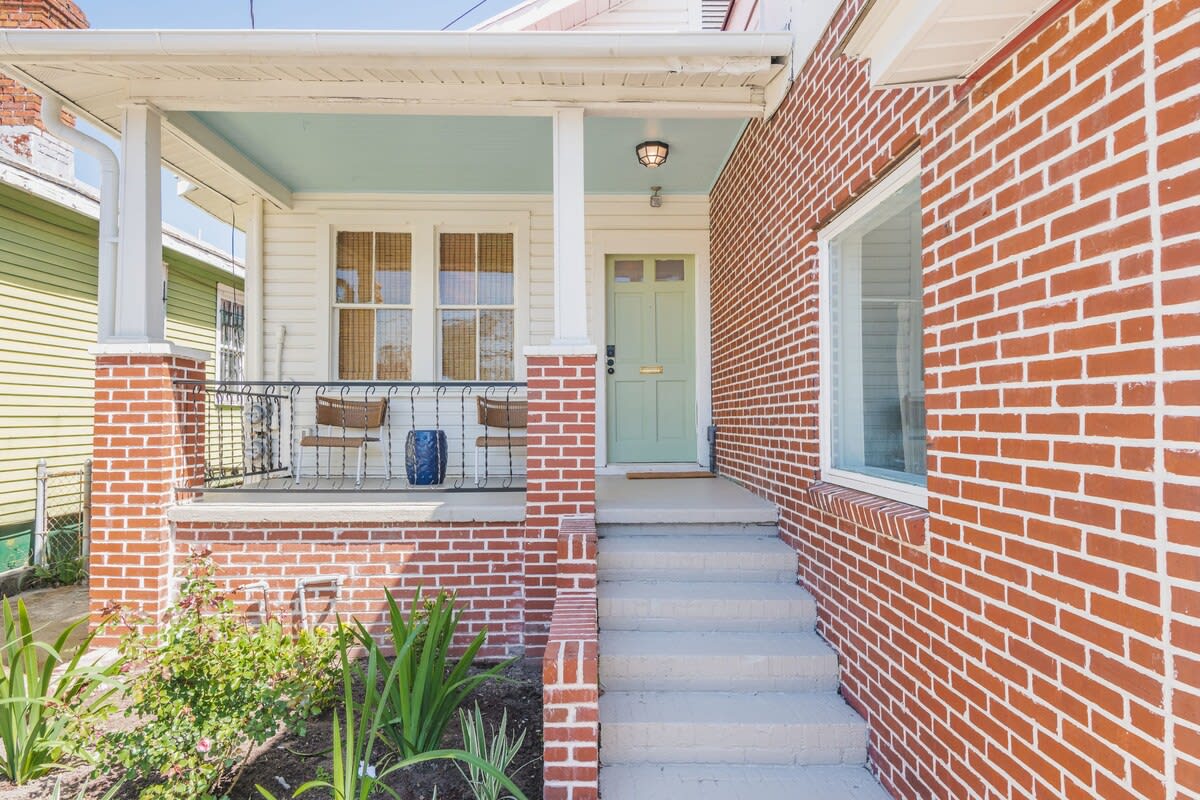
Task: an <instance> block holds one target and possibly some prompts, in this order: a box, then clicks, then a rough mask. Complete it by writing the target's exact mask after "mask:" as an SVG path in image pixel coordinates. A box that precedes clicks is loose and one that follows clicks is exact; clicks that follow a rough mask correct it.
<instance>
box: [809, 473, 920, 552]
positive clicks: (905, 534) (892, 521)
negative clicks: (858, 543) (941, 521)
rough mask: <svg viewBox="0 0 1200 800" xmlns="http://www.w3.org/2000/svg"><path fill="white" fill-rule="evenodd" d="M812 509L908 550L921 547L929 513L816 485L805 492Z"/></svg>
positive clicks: (866, 495) (892, 502)
mask: <svg viewBox="0 0 1200 800" xmlns="http://www.w3.org/2000/svg"><path fill="white" fill-rule="evenodd" d="M808 494H809V497H810V498H811V500H812V504H813V506H815V507H816V508H818V509H820V510H821V511H824V512H826V513H828V514H832V515H834V516H835V517H838V518H840V519H844V520H847V521H849V522H853V523H854V524H856V525H860V526H862V527H864V528H867V529H869V530H872V531H875V532H876V533H880V534H883V535H884V536H889V537H891V538H893V539H896V540H897V541H899V542H901V543H903V544H907V545H911V546H912V547H924V546H925V539H926V533H927V532H928V530H929V512H928V511H926V510H925V509H923V508H917V507H915V506H910V505H908V504H906V503H901V502H899V501H898V500H888V499H887V498H885V497H877V496H875V495H872V494H867V493H866V492H860V491H859V490H857V489H848V488H846V487H845V486H835V485H834V484H832V483H825V482H824V481H818V482H816V483H814V484H812V486H810V487H809V488H808Z"/></svg>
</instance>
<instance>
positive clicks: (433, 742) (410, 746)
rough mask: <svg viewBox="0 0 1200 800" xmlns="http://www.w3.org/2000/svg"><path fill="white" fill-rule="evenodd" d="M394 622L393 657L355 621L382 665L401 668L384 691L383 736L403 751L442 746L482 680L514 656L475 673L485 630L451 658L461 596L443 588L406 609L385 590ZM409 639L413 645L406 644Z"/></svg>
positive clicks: (391, 622) (363, 640) (362, 641)
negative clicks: (456, 716) (459, 711)
mask: <svg viewBox="0 0 1200 800" xmlns="http://www.w3.org/2000/svg"><path fill="white" fill-rule="evenodd" d="M385 595H386V598H387V604H388V623H389V629H390V633H391V644H392V646H393V648H394V650H395V655H394V656H392V657H390V658H389V657H388V655H387V654H386V653H385V652H384V646H383V642H381V641H380V640H377V639H376V638H375V637H374V636H372V635H371V633H370V632H369V631H368V630H367V629H366V627H364V626H363V625H362V623H360V622H358V621H357V620H356V621H355V636H356V638H357V639H358V642H359V644H361V645H362V646H363V648H365V649H366V650H367V652H368V653H374V654H375V655H376V657H377V658H378V659H379V663H380V664H385V665H387V667H388V668H389V669H390V668H395V670H396V680H395V681H394V682H392V683H391V684H390V686H389V687H388V689H387V691H385V692H384V693H383V707H384V709H385V713H384V715H383V717H382V718H381V727H380V735H381V736H382V737H383V740H384V741H385V742H386V743H387V744H388V745H389V746H390V747H391V748H392V749H393V750H395V751H396V752H397V753H399V754H400V755H401V756H404V757H406V758H407V757H409V756H416V755H419V754H421V753H427V752H429V751H431V750H435V749H437V747H438V746H439V745H440V744H441V742H442V737H443V736H444V735H445V733H446V727H447V726H448V725H449V724H450V720H452V719H453V718H454V712H455V711H456V710H457V709H458V708H459V706H461V705H462V704H463V702H464V701H465V700H466V699H467V697H468V696H469V695H470V694H471V692H473V691H475V689H477V688H478V687H479V685H480V684H482V683H484V682H485V681H488V680H491V679H492V678H495V677H497V676H498V675H499V674H500V673H502V672H503V671H504V670H505V669H507V668H508V666H509V664H511V663H512V661H511V660H509V661H505V662H503V663H500V664H497V665H495V666H494V667H492V668H491V669H488V670H483V671H480V672H477V673H474V674H472V673H471V665H472V663H473V662H474V659H475V656H476V654H477V653H478V652H479V649H480V648H481V647H483V645H484V642H486V641H487V630H486V629H485V630H482V631H480V632H479V633H478V634H477V635H476V636H475V638H474V639H473V640H472V641H471V643H470V644H469V645H468V646H467V648H466V650H465V651H463V654H462V656H460V657H459V658H457V659H452V658H451V657H450V647H451V644H452V643H453V641H454V634H455V632H456V631H457V630H458V625H459V622H460V621H461V619H462V612H461V611H460V610H458V609H457V608H455V596H454V595H453V594H448V593H446V592H441V593H439V594H438V595H436V596H435V597H434V598H432V599H430V600H426V601H423V600H422V598H421V590H420V589H418V590H417V595H416V597H415V598H414V599H413V603H412V607H411V608H410V609H409V612H408V613H407V614H405V613H404V612H403V611H401V610H400V606H399V605H398V604H397V603H396V599H395V598H394V597H393V596H392V593H391V592H387V591H385ZM406 643H409V644H410V645H411V646H407V647H406V646H405V644H406Z"/></svg>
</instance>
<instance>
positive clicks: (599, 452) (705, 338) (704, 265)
mask: <svg viewBox="0 0 1200 800" xmlns="http://www.w3.org/2000/svg"><path fill="white" fill-rule="evenodd" d="M708 238H709V237H708V230H707V229H705V230H687V231H677V230H661V231H646V230H640V231H639V230H626V231H623V230H604V231H592V232H591V236H590V241H589V243H588V261H589V264H590V273H591V293H592V302H591V315H590V316H591V319H589V320H588V329H589V330H590V331H592V332H593V336H595V338H596V341H597V342H598V343H599V345H600V353H601V355H602V356H603V353H604V346H605V345H606V344H607V342H606V341H605V336H607V331H606V329H605V328H606V324H605V320H606V319H607V311H608V309H607V303H608V291H607V281H606V277H605V259H606V258H607V257H608V256H609V255H620V254H622V253H638V254H643V253H644V254H653V253H669V254H672V255H678V254H687V255H691V256H693V257H694V258H695V264H696V286H695V295H696V300H695V302H696V309H695V340H696V461H697V463H698V464H706V463H708V426H709V425H711V424H712V325H711V322H710V321H711V317H712V306H711V304H710V287H709V275H710V267H709V245H708ZM606 377H607V374H606V373H605V371H604V359H603V358H601V359H600V362H599V363H598V364H597V366H596V467H597V469H601V468H604V467H607V466H608V422H607V415H606V414H605V413H604V409H605V408H606V406H605V402H606V398H605V389H606V386H607V382H606V380H605V378H606ZM687 463H689V464H690V463H691V462H687Z"/></svg>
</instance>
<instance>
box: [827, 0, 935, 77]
mask: <svg viewBox="0 0 1200 800" xmlns="http://www.w3.org/2000/svg"><path fill="white" fill-rule="evenodd" d="M948 5H949V3H948V2H946V0H940V1H939V0H876V2H874V3H872V4H871V6H870V7H869V8H868V9H867V10H866V11H865V12H864V16H863V18H862V22H861V24H860V25H859V27H858V28H857V29H856V30H855V31H854V33H853V34H852V35H851V36H850V38H849V39H848V40H847V42H846V47H845V53H846V54H847V55H849V56H853V57H856V58H869V59H870V60H871V85H872V86H880V85H886V84H887V82H888V79H889V77H891V76H892V74H893V73H894V72H895V71H896V70H897V67H898V65H899V62H900V60H901V58H902V57H903V55H904V54H905V53H906V52H907V51H908V50H909V49H911V48H912V47H913V46H915V45H916V43H918V42H919V41H920V39H921V38H922V37H923V35H924V34H925V33H926V32H927V31H928V30H929V29H930V28H931V27H933V25H934V23H935V22H937V20H938V19H939V18H940V17H941V16H942V14H943V13H944V11H945V7H946V6H948Z"/></svg>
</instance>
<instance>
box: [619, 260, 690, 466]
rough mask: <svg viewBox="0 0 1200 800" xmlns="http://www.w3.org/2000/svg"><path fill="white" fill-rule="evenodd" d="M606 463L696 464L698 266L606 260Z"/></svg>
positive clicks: (666, 261)
mask: <svg viewBox="0 0 1200 800" xmlns="http://www.w3.org/2000/svg"><path fill="white" fill-rule="evenodd" d="M606 262H607V263H606V265H605V266H606V275H607V283H608V303H607V307H608V314H607V316H608V319H607V323H606V324H607V326H608V339H607V345H608V347H607V349H606V351H605V360H604V363H605V368H606V370H607V374H608V384H607V395H606V405H607V407H608V409H607V413H608V460H609V462H610V463H617V464H619V463H630V462H685V461H686V462H692V463H694V462H695V461H696V375H695V364H696V346H695V319H694V314H695V294H694V291H695V290H694V286H695V280H696V274H695V273H696V268H695V260H694V259H693V258H692V257H691V256H678V255H651V256H609V257H608V258H607V259H606Z"/></svg>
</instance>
